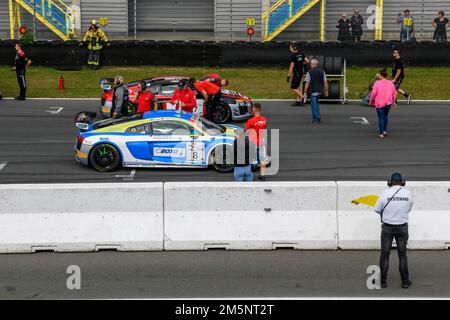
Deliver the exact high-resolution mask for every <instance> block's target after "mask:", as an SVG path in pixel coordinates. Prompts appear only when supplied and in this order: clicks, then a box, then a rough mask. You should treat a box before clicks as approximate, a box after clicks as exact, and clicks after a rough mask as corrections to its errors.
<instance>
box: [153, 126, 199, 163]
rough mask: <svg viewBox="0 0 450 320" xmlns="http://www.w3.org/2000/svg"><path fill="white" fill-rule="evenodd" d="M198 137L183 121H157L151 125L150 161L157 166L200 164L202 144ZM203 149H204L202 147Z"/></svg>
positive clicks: (191, 127) (192, 128)
mask: <svg viewBox="0 0 450 320" xmlns="http://www.w3.org/2000/svg"><path fill="white" fill-rule="evenodd" d="M197 137H200V135H199V134H198V133H197V132H196V131H195V128H194V127H193V126H192V125H191V124H189V123H187V122H184V121H181V120H180V121H178V120H157V121H154V122H152V123H151V135H150V150H151V155H152V159H153V160H154V161H155V162H156V163H159V164H168V165H169V164H178V165H195V164H198V163H200V160H201V159H200V154H199V151H201V150H202V146H204V145H202V142H200V143H195V144H193V143H194V142H196V140H197ZM203 149H204V147H203Z"/></svg>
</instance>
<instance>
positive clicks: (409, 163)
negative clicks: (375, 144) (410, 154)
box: [384, 161, 450, 165]
mask: <svg viewBox="0 0 450 320" xmlns="http://www.w3.org/2000/svg"><path fill="white" fill-rule="evenodd" d="M384 164H399V165H401V164H406V165H414V164H415V165H421V164H424V165H438V164H450V161H440V162H436V161H423V162H420V161H416V162H413V161H392V162H384Z"/></svg>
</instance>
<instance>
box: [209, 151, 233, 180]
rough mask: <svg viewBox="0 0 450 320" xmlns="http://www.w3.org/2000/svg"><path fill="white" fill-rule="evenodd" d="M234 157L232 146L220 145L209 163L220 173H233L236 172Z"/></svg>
mask: <svg viewBox="0 0 450 320" xmlns="http://www.w3.org/2000/svg"><path fill="white" fill-rule="evenodd" d="M232 155H233V150H232V147H231V146H227V145H220V146H218V147H216V148H215V149H214V150H213V151H212V152H211V156H210V160H209V163H210V165H211V166H212V167H213V168H214V170H216V171H218V172H221V173H228V172H231V171H233V170H234V164H233V161H234V159H233V157H232Z"/></svg>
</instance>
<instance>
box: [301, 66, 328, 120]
mask: <svg viewBox="0 0 450 320" xmlns="http://www.w3.org/2000/svg"><path fill="white" fill-rule="evenodd" d="M305 83H306V84H305V92H309V93H310V100H311V112H312V123H313V124H318V123H320V105H319V97H320V96H321V95H322V94H323V95H324V96H325V97H328V80H327V76H326V74H325V71H323V70H322V69H321V68H319V61H318V60H317V59H312V60H311V69H310V70H309V71H308V72H307V73H306V76H305Z"/></svg>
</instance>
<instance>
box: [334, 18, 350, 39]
mask: <svg viewBox="0 0 450 320" xmlns="http://www.w3.org/2000/svg"><path fill="white" fill-rule="evenodd" d="M351 27H352V23H351V21H350V20H349V19H348V18H347V14H346V13H343V14H342V15H341V19H339V21H338V22H337V24H336V28H338V29H339V31H338V38H337V39H338V41H349V40H350V39H351V35H350V28H351Z"/></svg>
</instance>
